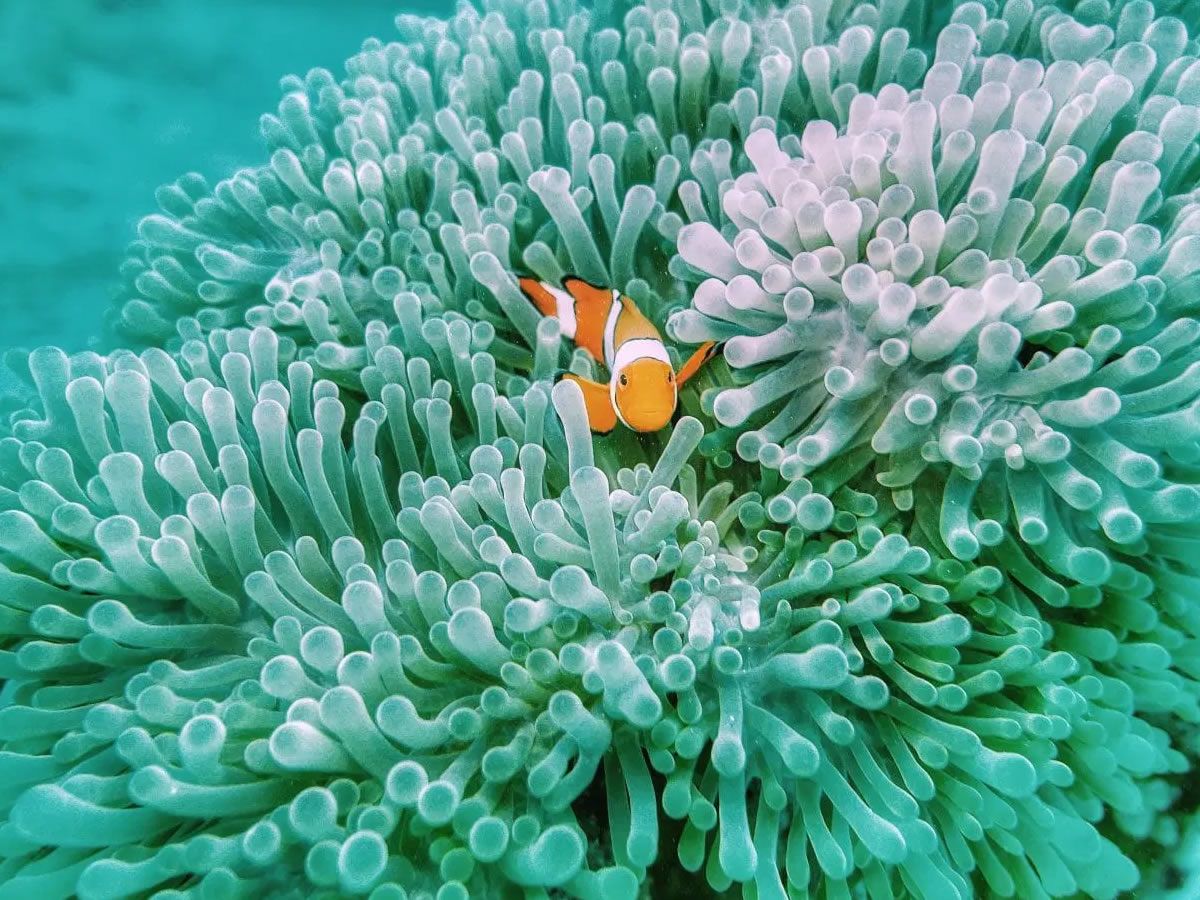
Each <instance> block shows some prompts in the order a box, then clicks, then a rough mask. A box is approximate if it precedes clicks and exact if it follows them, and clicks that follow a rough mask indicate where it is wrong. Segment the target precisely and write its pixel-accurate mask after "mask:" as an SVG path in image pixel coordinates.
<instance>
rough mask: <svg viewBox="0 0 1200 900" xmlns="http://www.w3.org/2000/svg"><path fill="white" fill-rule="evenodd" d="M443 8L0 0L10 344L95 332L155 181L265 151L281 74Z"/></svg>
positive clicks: (75, 341)
mask: <svg viewBox="0 0 1200 900" xmlns="http://www.w3.org/2000/svg"><path fill="white" fill-rule="evenodd" d="M445 7H446V4H444V3H439V2H437V0H415V2H412V0H409V2H405V3H397V2H395V0H354V2H351V3H338V4H331V3H328V2H323V0H211V2H204V3H196V2H193V0H49V2H45V0H3V2H0V185H2V186H3V189H2V190H0V321H2V323H3V326H2V327H0V352H2V351H5V350H8V349H9V348H12V347H28V348H33V347H38V346H41V345H44V344H54V345H56V346H61V347H63V348H64V349H67V350H76V349H82V348H83V347H86V346H87V345H88V342H89V341H90V340H91V339H93V338H94V336H95V335H96V334H97V332H98V331H99V329H100V324H101V317H102V315H103V311H104V309H105V307H106V306H107V305H108V304H109V303H110V302H111V298H112V293H113V291H115V290H116V284H117V281H118V278H117V270H118V267H119V266H120V264H121V260H122V258H123V256H124V253H125V250H126V247H127V246H128V244H129V242H130V241H132V240H133V239H134V238H135V237H136V233H135V228H136V225H137V222H138V220H139V219H140V218H141V217H142V216H143V215H145V214H146V212H147V211H148V210H150V209H152V208H153V207H154V190H155V188H157V187H158V186H159V185H161V184H165V183H167V182H169V181H172V180H174V179H175V178H177V177H178V176H179V174H180V173H182V172H187V171H197V172H200V173H202V174H203V175H205V176H206V177H208V178H210V179H212V180H213V181H214V182H215V181H217V180H219V179H220V178H222V177H224V176H225V175H226V174H228V173H229V172H231V171H233V170H235V169H237V168H239V167H242V166H248V165H256V164H258V162H259V161H260V159H261V157H262V156H263V152H264V151H263V145H262V138H261V137H260V135H259V130H258V118H259V116H260V115H261V114H262V113H263V112H264V111H265V110H268V109H271V108H272V107H274V105H275V103H276V102H277V99H278V96H279V79H280V77H281V76H283V75H285V74H287V73H289V72H305V71H307V70H308V69H310V68H312V67H314V66H325V67H329V68H337V67H338V66H339V65H340V64H341V62H342V60H344V59H345V58H346V57H347V56H349V55H350V54H351V53H353V52H354V51H355V50H356V49H357V48H358V46H359V44H361V43H362V40H363V38H364V36H366V35H370V34H382V33H387V32H388V31H390V30H391V29H392V28H393V25H392V20H393V18H394V16H395V15H396V14H397V13H398V12H401V11H405V10H412V11H420V12H437V11H438V10H439V9H440V8H441V9H444V8H445ZM4 378H5V374H4V373H3V372H2V371H0V385H3V384H4V383H5V382H4Z"/></svg>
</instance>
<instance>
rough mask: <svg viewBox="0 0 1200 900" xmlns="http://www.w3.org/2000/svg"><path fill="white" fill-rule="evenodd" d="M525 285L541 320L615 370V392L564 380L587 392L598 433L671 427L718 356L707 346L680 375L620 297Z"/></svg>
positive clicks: (574, 287) (595, 290)
mask: <svg viewBox="0 0 1200 900" xmlns="http://www.w3.org/2000/svg"><path fill="white" fill-rule="evenodd" d="M519 284H520V286H521V290H522V291H523V292H524V293H525V295H526V296H527V297H528V298H529V299H530V301H531V302H532V303H533V305H534V306H535V307H536V308H537V310H538V312H540V313H541V314H542V315H545V316H553V317H554V318H556V319H558V323H559V328H560V330H561V331H562V333H563V334H564V335H565V336H566V337H568V338H570V339H571V340H573V341H574V342H575V344H576V345H577V346H579V347H582V348H583V349H584V350H586V351H588V353H590V354H591V355H592V356H593V357H594V358H595V359H596V360H599V361H602V362H603V363H604V365H605V366H606V367H607V368H608V371H609V373H610V376H609V383H608V384H601V383H599V382H596V381H589V380H588V379H586V378H581V377H579V376H578V375H573V374H568V375H566V376H564V377H566V378H570V379H571V380H572V381H574V382H575V383H576V384H578V385H579V387H580V389H581V390H582V391H583V398H584V402H585V403H586V405H587V413H588V423H589V424H590V425H591V428H592V430H593V431H597V432H608V431H612V429H613V428H615V427H616V424H617V422H618V421H620V422H621V423H622V424H624V425H625V426H626V427H628V428H632V429H633V430H634V431H657V430H658V429H660V428H662V427H663V426H665V425H667V424H668V423H669V422H670V421H671V417H672V416H673V415H674V414H675V406H676V403H677V401H678V393H679V388H680V386H682V385H683V384H684V383H685V382H686V381H687V380H688V379H689V378H691V377H692V376H693V375H695V374H696V372H698V371H699V370H700V367H701V366H702V365H703V364H704V363H705V362H706V361H707V360H708V359H709V358H711V357H712V355H713V352H714V350H715V349H716V344H715V343H714V342H709V343H707V344H704V345H702V346H701V347H700V348H699V349H698V350H697V351H696V352H695V353H693V354H692V356H691V358H690V359H688V361H687V362H686V363H685V364H684V366H683V368H681V369H680V370H679V373H678V374H676V372H675V369H674V368H673V367H672V365H671V358H670V356H669V355H668V354H667V348H666V346H665V345H664V344H663V341H662V336H661V335H660V334H659V333H658V329H657V328H655V327H654V325H653V324H652V323H651V322H650V320H649V319H647V318H646V317H645V316H644V315H642V312H641V310H639V309H638V308H637V306H636V305H635V304H634V302H633V301H632V300H630V299H629V298H628V297H626V296H624V295H623V294H622V293H621V292H620V291H618V290H614V289H611V288H600V287H596V286H595V285H593V284H588V283H587V282H586V281H583V280H581V279H579V278H574V277H571V278H567V279H565V280H564V281H563V286H562V287H561V288H559V287H555V286H554V285H551V284H547V283H546V282H544V281H537V280H536V279H533V278H521V279H519Z"/></svg>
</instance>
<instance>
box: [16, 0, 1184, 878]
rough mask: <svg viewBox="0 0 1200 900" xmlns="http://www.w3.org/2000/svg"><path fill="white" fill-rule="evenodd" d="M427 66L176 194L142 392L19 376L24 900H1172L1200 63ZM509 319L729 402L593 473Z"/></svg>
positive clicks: (534, 23) (935, 56) (143, 353)
mask: <svg viewBox="0 0 1200 900" xmlns="http://www.w3.org/2000/svg"><path fill="white" fill-rule="evenodd" d="M397 25H398V28H399V31H400V39H399V40H398V41H395V42H390V43H383V42H381V41H374V40H372V41H368V42H367V43H366V44H364V47H363V51H362V52H361V53H360V54H359V55H357V56H356V57H354V58H352V59H351V60H350V61H349V62H348V64H347V68H346V75H345V77H344V78H343V79H341V80H338V79H336V78H335V77H334V76H333V75H331V74H330V73H329V72H326V71H324V70H314V71H313V72H310V73H309V74H308V75H307V76H306V77H305V78H303V79H301V78H288V79H285V81H284V92H285V96H284V99H283V100H282V102H281V103H280V106H279V109H278V111H277V112H276V113H275V114H271V115H267V116H264V117H263V134H264V137H265V138H266V141H267V144H268V146H269V149H270V162H269V163H268V164H266V165H264V166H261V167H259V168H255V169H247V170H243V171H240V172H238V173H236V174H235V175H234V176H233V177H231V178H230V179H228V180H226V181H222V182H221V183H219V184H218V185H216V187H215V188H213V189H211V190H210V189H209V187H208V186H207V185H206V184H205V183H204V181H203V180H202V179H200V178H199V177H198V176H186V177H185V178H183V179H181V180H180V181H178V182H177V183H175V184H173V185H170V186H167V187H165V188H163V189H162V190H161V192H160V194H159V203H160V206H161V211H160V212H159V213H156V214H154V215H151V216H149V217H148V218H147V219H145V220H144V221H143V223H142V225H141V229H140V235H141V240H140V241H139V242H138V244H137V245H135V247H134V250H133V252H132V254H131V256H130V259H129V261H128V263H127V264H126V266H125V269H124V275H125V277H126V281H127V288H128V289H127V292H126V293H127V296H126V297H125V299H124V300H122V301H121V302H120V303H119V304H118V305H117V306H116V307H115V308H114V310H113V314H112V316H111V317H110V326H111V329H112V332H113V336H114V339H115V340H116V342H117V343H118V344H119V345H120V346H121V347H122V349H114V350H113V351H112V352H110V353H107V354H106V355H99V354H97V353H91V352H89V353H82V354H77V355H74V356H67V355H66V354H64V353H62V352H60V351H57V350H53V349H43V350H39V351H36V352H34V353H33V354H30V355H29V356H28V357H27V359H26V360H25V361H24V362H23V364H22V372H23V374H24V375H25V376H26V377H27V379H28V381H29V383H30V385H31V386H32V387H33V389H34V390H35V392H36V399H35V400H34V401H33V402H32V403H31V404H30V408H28V409H23V410H21V411H20V412H18V413H16V414H14V415H13V416H12V417H11V419H10V421H9V423H8V424H7V426H6V429H5V432H4V435H5V436H4V437H3V439H0V678H3V679H5V684H4V687H3V690H2V692H0V775H3V782H4V785H3V787H0V817H2V820H3V824H2V825H0V897H28V896H37V897H59V896H61V897H67V896H70V895H72V894H78V895H79V896H81V897H83V898H85V900H88V898H106V897H114V898H115V897H124V896H131V895H142V894H147V893H151V894H154V895H156V896H160V897H168V898H175V897H184V896H200V897H218V896H220V897H224V896H231V895H235V894H239V893H240V894H245V895H250V894H259V895H263V896H272V897H274V896H280V897H308V896H330V897H332V896H347V895H349V896H369V897H372V898H375V900H399V898H404V897H409V898H414V900H415V898H436V900H460V898H466V897H489V898H491V897H508V896H513V897H548V896H551V895H555V896H557V895H560V894H566V895H568V896H575V897H580V898H585V900H587V898H621V897H630V898H632V897H636V896H638V895H639V893H642V894H647V892H648V895H649V896H655V897H667V896H672V895H673V894H674V892H676V891H678V892H680V893H683V892H691V893H693V894H694V893H695V891H696V887H695V886H694V885H691V886H685V887H676V885H677V884H679V883H682V882H685V881H686V879H687V878H688V877H690V873H697V877H698V878H702V879H703V881H704V882H706V883H707V885H708V886H709V887H710V888H711V889H712V890H713V891H724V890H726V889H728V888H730V887H731V886H733V885H735V884H738V885H740V886H741V891H742V893H743V896H746V897H755V898H760V900H765V898H786V897H789V896H815V897H826V898H849V897H854V896H863V895H866V896H871V897H873V898H875V897H879V898H886V897H893V896H896V897H902V896H912V897H919V898H928V900H934V898H937V900H941V898H954V897H958V898H964V900H965V898H968V897H973V896H1000V897H1008V896H1015V895H1018V894H1019V895H1021V896H1027V897H1031V898H1039V897H1048V896H1064V897H1065V896H1072V895H1077V894H1083V895H1086V896H1088V897H1093V898H1109V897H1115V896H1117V895H1118V894H1120V893H1121V892H1122V891H1127V890H1131V889H1133V888H1134V887H1135V886H1137V885H1138V884H1139V879H1142V878H1143V874H1145V875H1146V876H1152V875H1155V872H1154V869H1153V865H1154V857H1155V855H1156V854H1157V853H1158V851H1157V850H1156V849H1154V848H1158V847H1169V846H1171V845H1173V844H1174V843H1175V842H1176V840H1177V838H1178V833H1177V832H1178V831H1179V828H1180V823H1181V822H1182V821H1183V820H1184V819H1185V818H1187V817H1189V816H1191V815H1192V814H1193V812H1194V809H1193V808H1192V807H1193V806H1194V798H1193V800H1189V799H1188V798H1187V796H1186V795H1184V796H1182V797H1181V796H1180V794H1181V792H1180V788H1179V786H1178V783H1179V781H1180V778H1181V776H1182V775H1183V773H1185V772H1186V771H1187V770H1188V769H1189V767H1190V765H1191V764H1192V761H1193V760H1194V758H1195V756H1196V752H1197V744H1196V735H1195V732H1194V724H1195V723H1196V722H1197V720H1198V719H1200V708H1198V706H1197V697H1198V692H1200V651H1198V648H1200V643H1198V638H1200V618H1198V617H1197V614H1196V613H1195V612H1193V611H1192V609H1191V606H1190V604H1189V599H1190V596H1191V593H1192V592H1193V591H1194V589H1195V588H1196V586H1197V583H1198V582H1197V580H1196V577H1195V576H1196V572H1195V562H1194V551H1195V548H1196V546H1197V544H1196V531H1195V522H1196V520H1197V518H1198V517H1200V504H1198V503H1197V500H1200V489H1198V488H1197V482H1198V481H1200V479H1198V478H1197V470H1196V465H1197V459H1198V458H1200V456H1198V455H1197V452H1196V447H1197V438H1198V437H1200V427H1198V426H1200V421H1198V419H1200V402H1198V401H1197V397H1198V396H1200V387H1197V384H1200V378H1197V377H1196V376H1197V371H1196V369H1197V366H1200V362H1198V361H1197V360H1198V359H1200V357H1197V351H1196V349H1195V347H1196V345H1197V338H1198V337H1200V324H1197V322H1196V320H1194V319H1192V318H1189V314H1190V313H1191V312H1192V307H1193V306H1194V303H1193V301H1192V296H1191V295H1192V292H1193V289H1194V284H1195V281H1196V273H1197V272H1200V249H1198V247H1200V245H1198V244H1197V240H1198V239H1197V238H1196V237H1195V236H1194V234H1193V232H1196V231H1197V228H1196V225H1195V223H1196V222H1200V216H1198V215H1197V208H1198V206H1197V202H1196V200H1195V199H1194V197H1193V193H1192V191H1193V187H1194V184H1195V182H1196V170H1197V165H1200V163H1198V161H1197V157H1198V156H1200V154H1198V152H1197V150H1196V141H1195V139H1196V137H1197V136H1198V135H1200V108H1198V107H1197V105H1196V104H1197V101H1198V100H1200V93H1198V92H1197V85H1200V80H1198V77H1197V74H1196V72H1200V68H1197V66H1200V64H1197V63H1195V59H1194V56H1190V55H1187V54H1188V52H1189V51H1190V50H1194V49H1195V48H1194V45H1193V42H1192V41H1191V40H1190V39H1189V37H1188V34H1187V30H1186V28H1185V26H1184V25H1183V22H1182V21H1181V20H1180V19H1176V18H1172V17H1169V16H1166V17H1159V16H1158V14H1157V12H1156V11H1155V9H1154V8H1153V7H1152V6H1151V5H1150V4H1149V3H1145V2H1140V0H1134V2H1131V3H1127V4H1124V5H1122V6H1121V7H1120V8H1119V10H1117V11H1115V12H1114V11H1113V10H1110V9H1109V7H1108V5H1107V4H1102V3H1094V2H1089V3H1084V4H1080V5H1079V6H1078V7H1077V8H1075V9H1074V10H1073V11H1064V10H1063V9H1060V8H1057V7H1052V6H1035V5H1034V4H1033V3H1032V2H1029V0H1009V2H1008V3H1006V4H1005V5H1004V6H1003V8H996V7H995V6H993V5H990V4H987V5H985V4H981V3H968V4H964V5H961V6H958V7H955V8H954V9H952V10H945V9H942V8H940V7H937V6H936V5H932V4H931V5H929V6H928V7H925V6H908V7H906V6H904V5H897V4H894V3H887V2H881V3H880V4H879V5H873V4H868V3H861V4H858V5H853V6H852V5H850V4H830V3H827V2H820V0H813V2H796V3H791V4H788V5H786V6H782V7H776V6H774V5H771V4H766V3H762V4H759V3H739V2H736V0H732V2H722V3H719V4H705V3H702V2H700V0H676V2H665V0H654V2H649V3H647V4H646V5H638V6H632V7H630V8H625V7H623V6H622V7H620V8H617V7H615V6H614V5H613V4H611V3H609V4H605V3H601V4H598V5H597V7H596V8H595V9H589V8H584V7H577V6H575V5H573V4H572V3H570V2H561V3H554V4H548V3H545V2H542V0H534V2H532V3H528V4H524V3H518V2H515V0H513V2H508V0H495V2H487V3H484V4H483V7H482V9H480V8H477V7H473V6H469V5H466V4H463V5H461V6H460V7H459V9H458V11H457V13H456V14H455V15H454V16H453V17H452V18H451V19H449V20H447V21H442V20H436V19H424V18H417V17H414V16H400V17H399V18H398V20H397ZM1194 69H1195V71H1193V70H1194ZM518 271H520V272H530V273H532V274H534V275H536V276H537V277H539V278H543V279H547V280H551V281H554V280H557V279H560V278H561V277H562V276H563V275H564V274H566V273H574V274H577V275H580V276H582V277H584V278H587V279H589V280H591V281H593V282H595V283H603V284H611V285H613V286H615V287H618V288H620V289H622V290H623V291H625V292H626V293H627V294H628V295H629V296H630V297H632V298H633V299H634V300H635V302H637V303H638V304H639V306H641V308H642V309H643V310H644V311H645V312H646V313H647V314H648V315H650V317H651V318H652V319H654V320H655V321H656V322H658V323H660V324H663V325H665V326H666V331H667V333H668V335H669V336H670V337H671V338H672V339H673V340H674V341H677V342H678V343H679V344H681V345H686V344H695V343H699V342H701V341H705V340H718V341H722V342H724V346H723V349H724V353H723V361H722V362H715V363H713V364H712V365H710V367H709V368H708V369H706V370H705V371H704V372H703V373H702V375H701V376H700V377H699V378H697V379H696V385H697V387H696V388H693V387H692V385H691V384H689V387H688V390H687V391H686V392H685V396H684V397H683V398H682V407H683V410H684V414H683V415H682V417H681V418H680V419H679V421H678V422H677V423H676V424H675V425H674V426H673V427H672V428H671V429H670V430H669V431H667V432H664V433H662V434H658V435H650V436H643V437H638V436H634V435H632V434H630V433H628V432H623V431H618V432H617V433H615V434H614V435H613V436H611V437H595V436H593V435H591V434H590V433H589V431H588V427H587V419H586V414H585V412H584V408H583V403H582V397H581V395H580V393H579V390H578V389H577V388H576V387H575V386H574V385H573V384H572V383H571V382H569V381H563V382H560V383H558V384H554V383H553V376H554V374H555V373H556V372H557V371H559V370H560V369H561V368H563V367H569V368H570V369H572V370H573V371H575V372H578V373H581V374H591V372H592V369H593V366H594V361H593V360H591V359H590V358H588V357H587V356H586V355H585V354H583V353H582V352H579V351H576V352H575V353H573V354H570V353H568V351H567V348H565V347H564V345H563V341H562V340H561V338H560V335H559V331H558V327H557V324H556V323H555V322H554V321H553V320H539V319H538V318H537V316H536V314H535V312H534V310H533V308H532V307H531V306H530V305H529V304H528V303H527V302H525V301H524V299H523V298H522V296H521V294H520V292H519V290H518V289H517V286H516V280H515V277H514V273H515V272H518ZM679 349H681V350H683V352H684V353H686V349H687V348H686V347H681V348H679ZM700 873H702V874H700ZM701 890H703V888H701Z"/></svg>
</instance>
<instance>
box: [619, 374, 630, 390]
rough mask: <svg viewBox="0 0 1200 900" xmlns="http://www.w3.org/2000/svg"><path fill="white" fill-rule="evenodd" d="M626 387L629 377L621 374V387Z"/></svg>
mask: <svg viewBox="0 0 1200 900" xmlns="http://www.w3.org/2000/svg"><path fill="white" fill-rule="evenodd" d="M628 385H629V376H628V375H624V374H622V375H621V387H628Z"/></svg>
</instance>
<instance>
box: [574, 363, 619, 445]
mask: <svg viewBox="0 0 1200 900" xmlns="http://www.w3.org/2000/svg"><path fill="white" fill-rule="evenodd" d="M563 378H565V379H567V380H569V381H573V382H575V383H576V384H577V385H579V389H580V390H581V391H583V405H584V407H585V408H586V409H587V417H588V425H589V426H590V427H591V429H592V431H595V432H597V433H599V434H607V433H608V432H610V431H612V430H613V429H614V428H616V427H617V411H616V410H615V409H613V405H612V398H611V397H610V396H609V393H608V385H607V384H600V382H598V381H589V380H588V379H586V378H581V377H580V376H578V375H575V374H573V373H570V372H568V373H567V374H566V375H564V376H563Z"/></svg>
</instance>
